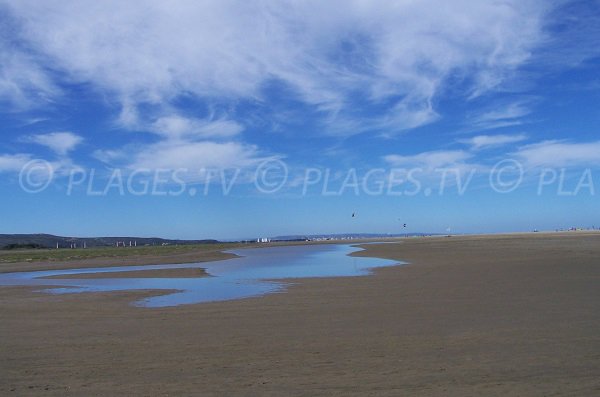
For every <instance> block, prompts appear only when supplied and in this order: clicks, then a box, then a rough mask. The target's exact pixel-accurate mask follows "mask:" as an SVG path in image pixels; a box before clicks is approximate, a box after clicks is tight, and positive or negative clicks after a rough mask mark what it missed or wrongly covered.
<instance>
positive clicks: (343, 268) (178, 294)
mask: <svg viewBox="0 0 600 397" xmlns="http://www.w3.org/2000/svg"><path fill="white" fill-rule="evenodd" d="M355 251H360V248H356V247H352V246H350V245H299V246H289V247H269V248H252V249H238V250H230V251H227V252H231V253H233V254H236V255H239V256H240V257H239V258H234V259H229V260H224V261H215V262H201V263H191V264H178V265H145V266H122V267H105V268H87V269H69V270H47V271H37V272H19V273H6V274H0V286H9V285H12V286H17V285H18V286H43V287H50V288H44V289H42V290H41V291H43V292H48V293H52V294H66V293H84V292H110V291H124V290H162V291H160V294H164V295H159V296H152V297H148V298H145V299H141V300H138V301H135V302H133V305H135V306H142V307H167V306H178V305H183V304H192V303H202V302H214V301H223V300H231V299H241V298H248V297H253V296H260V295H264V294H269V293H275V292H283V291H285V288H286V285H288V284H289V282H290V280H287V279H294V278H306V277H350V276H364V275H368V274H370V270H371V269H374V268H378V267H384V266H393V265H398V264H401V263H398V262H397V261H392V260H387V259H379V258H357V257H351V256H348V254H350V253H352V252H355ZM185 268H203V269H205V270H206V272H207V273H208V274H209V275H210V276H211V277H199V278H143V277H140V278H118V277H115V278H102V279H74V278H68V279H60V278H54V279H46V278H42V277H48V276H61V275H74V274H81V275H84V274H91V273H113V272H128V271H138V270H159V269H185ZM283 279H286V280H285V281H282V280H283ZM278 280H279V281H278ZM166 291H169V292H166ZM165 292H166V294H165Z"/></svg>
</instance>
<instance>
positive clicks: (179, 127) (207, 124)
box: [150, 115, 243, 139]
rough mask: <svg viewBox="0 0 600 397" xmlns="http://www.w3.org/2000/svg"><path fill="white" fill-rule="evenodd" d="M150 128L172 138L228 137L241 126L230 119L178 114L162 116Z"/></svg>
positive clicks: (241, 128) (237, 131) (237, 132)
mask: <svg viewBox="0 0 600 397" xmlns="http://www.w3.org/2000/svg"><path fill="white" fill-rule="evenodd" d="M150 130H151V131H153V132H155V133H157V134H159V135H162V136H165V137H167V138H172V139H180V138H184V137H188V138H229V137H232V136H235V135H238V134H239V133H240V132H241V131H242V130H243V127H242V126H241V125H240V124H238V123H236V122H235V121H231V120H225V119H221V120H214V121H207V120H201V119H197V118H189V117H183V116H178V115H172V116H164V117H160V118H159V119H157V120H156V121H155V122H153V123H152V125H151V127H150Z"/></svg>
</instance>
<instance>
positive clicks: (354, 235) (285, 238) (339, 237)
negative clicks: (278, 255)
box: [271, 233, 435, 241]
mask: <svg viewBox="0 0 600 397" xmlns="http://www.w3.org/2000/svg"><path fill="white" fill-rule="evenodd" d="M434 235H435V233H396V234H384V233H339V234H308V235H290V236H276V237H272V238H271V241H299V240H302V241H305V240H327V239H330V240H342V239H367V238H394V237H420V236H434Z"/></svg>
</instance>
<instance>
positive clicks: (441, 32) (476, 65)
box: [4, 0, 549, 133]
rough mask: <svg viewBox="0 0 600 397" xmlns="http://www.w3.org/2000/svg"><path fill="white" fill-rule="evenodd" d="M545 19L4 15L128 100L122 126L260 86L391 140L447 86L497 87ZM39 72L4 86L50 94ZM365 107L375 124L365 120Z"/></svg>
mask: <svg viewBox="0 0 600 397" xmlns="http://www.w3.org/2000/svg"><path fill="white" fill-rule="evenodd" d="M548 8H549V6H548V4H547V3H546V2H543V1H541V0H529V1H516V0H515V1H505V2H501V3H498V2H470V1H459V2H453V3H452V4H449V3H448V2H445V1H424V2H404V3H390V2H363V1H341V0H340V1H327V2H322V1H308V2H301V3H298V2H292V1H282V2H269V3H262V2H242V1H232V2H222V1H203V2H175V3H165V2H163V1H148V2H144V3H143V4H141V3H139V2H122V1H102V2H86V1H84V2H81V1H65V0H60V1H59V0H54V1H52V0H49V1H45V2H37V1H28V0H23V1H19V2H11V3H9V4H7V9H8V10H9V11H10V13H11V14H12V15H14V16H15V17H16V18H18V19H19V21H20V22H21V23H22V24H23V25H22V26H21V29H20V39H21V40H23V41H24V42H25V43H27V46H28V48H30V49H33V52H32V54H35V56H36V57H41V58H43V60H44V61H43V62H44V63H45V64H47V65H49V66H51V67H52V69H54V70H57V71H59V72H60V73H61V74H63V75H66V76H67V77H68V79H69V80H70V81H76V82H83V83H89V84H91V85H93V86H94V87H95V88H96V89H97V90H100V91H101V92H103V93H104V94H105V95H109V96H110V97H112V98H113V100H114V101H118V102H120V103H121V104H122V107H123V112H122V113H121V118H122V119H128V118H131V117H134V116H135V112H136V108H137V107H138V106H139V105H140V104H143V103H151V104H161V103H163V104H170V105H173V104H174V103H175V99H177V98H178V97H179V96H181V95H193V96H195V97H197V98H202V99H205V100H208V99H210V98H220V99H221V100H231V101H232V102H235V101H236V100H238V99H240V98H243V99H247V100H269V98H266V97H265V92H264V86H265V84H266V83H268V82H269V81H279V82H282V83H283V84H284V85H286V86H288V87H290V89H291V92H292V93H293V94H294V95H295V96H296V97H297V98H298V99H299V100H301V101H303V102H305V103H307V104H309V105H312V106H314V107H315V109H317V110H318V111H320V112H323V113H324V115H325V118H324V119H323V121H324V122H329V123H330V125H335V123H337V122H338V121H342V122H343V121H344V120H347V121H349V125H351V124H352V123H354V125H356V128H357V129H359V130H363V131H364V130H368V129H369V127H371V129H373V128H375V129H380V130H386V131H392V132H393V131H398V130H404V129H411V128H415V127H418V126H421V125H424V124H427V123H430V122H432V121H434V120H436V118H437V117H438V113H437V111H436V109H434V108H433V106H432V105H431V104H432V103H434V102H433V100H434V99H435V98H436V96H438V95H439V94H440V92H442V91H443V89H444V87H445V85H446V83H447V81H448V80H449V79H452V80H453V81H456V78H457V76H463V81H464V84H465V85H466V91H467V92H470V93H471V95H472V96H473V95H475V96H476V95H480V94H482V93H485V92H487V91H489V90H490V89H494V88H495V87H497V86H498V85H501V84H502V82H503V81H504V80H505V78H506V77H507V76H508V75H510V74H511V73H512V72H513V71H514V70H516V69H517V68H518V67H519V66H520V65H522V64H523V63H525V62H526V61H527V60H528V59H529V56H530V54H531V50H532V48H534V47H535V46H537V45H538V44H539V43H540V41H541V40H543V38H544V37H543V33H542V20H543V17H544V15H545V13H546V12H547V11H548ZM8 55H11V56H14V55H13V54H8ZM38 64H39V63H36V62H17V63H16V65H17V66H15V67H9V68H8V67H5V71H4V74H5V76H6V79H5V81H7V82H10V81H37V82H38V83H36V84H35V86H36V87H37V86H40V87H42V88H43V91H44V92H49V93H52V86H51V83H50V81H52V79H51V77H50V76H51V74H48V73H45V72H44V71H43V70H42V69H40V68H39V67H38V66H37V65H38ZM19 75H22V77H21V78H19ZM31 76H33V77H34V78H33V79H32V78H31ZM36 76H39V77H36ZM27 91H28V90H25V89H22V88H18V89H15V92H14V93H13V96H14V97H15V98H17V97H19V96H23V97H26V96H27V95H28V92H27ZM4 95H5V96H9V95H11V94H10V90H8V89H4ZM358 98H360V101H361V102H362V106H363V107H364V106H367V107H370V111H369V113H372V114H373V115H374V116H375V117H371V118H369V119H366V120H367V121H366V122H365V121H364V120H365V119H364V118H362V117H357V115H356V113H355V112H354V109H355V108H356V105H357V99H358ZM382 101H385V102H389V103H391V106H385V107H380V106H379V105H380V103H381V102H382ZM368 123H372V124H371V125H369V124H368ZM383 132H385V131H383ZM348 133H355V131H348Z"/></svg>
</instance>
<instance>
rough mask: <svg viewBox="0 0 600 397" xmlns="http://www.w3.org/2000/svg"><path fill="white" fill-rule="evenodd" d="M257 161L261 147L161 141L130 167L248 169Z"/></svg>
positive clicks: (141, 152) (141, 155)
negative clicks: (258, 150)
mask: <svg viewBox="0 0 600 397" xmlns="http://www.w3.org/2000/svg"><path fill="white" fill-rule="evenodd" d="M256 161H257V148H256V147H254V146H251V145H243V144H240V143H235V142H226V143H216V142H159V143H157V144H154V145H149V146H147V147H145V148H143V149H142V150H141V151H140V152H138V153H137V154H135V157H134V159H133V162H132V163H131V164H129V167H130V168H134V169H139V168H148V169H167V170H177V169H188V170H189V171H190V172H197V171H200V170H201V169H202V168H210V169H226V168H233V167H248V166H250V165H252V164H254V163H255V162H256Z"/></svg>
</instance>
